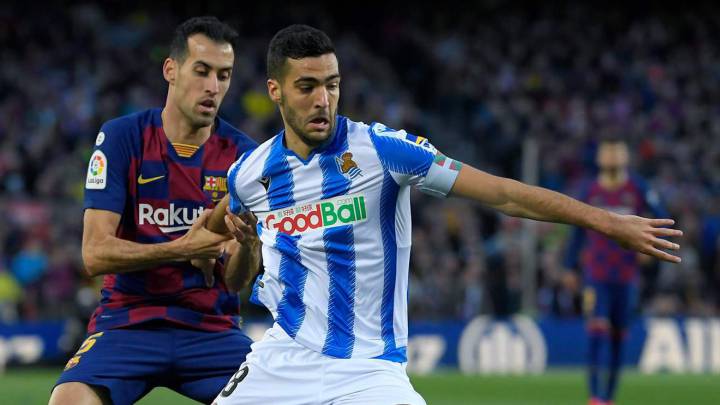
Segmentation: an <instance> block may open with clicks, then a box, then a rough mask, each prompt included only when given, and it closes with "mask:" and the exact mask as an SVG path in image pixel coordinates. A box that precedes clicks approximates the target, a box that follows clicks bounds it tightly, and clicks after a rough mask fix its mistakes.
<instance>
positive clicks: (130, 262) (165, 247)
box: [82, 236, 190, 276]
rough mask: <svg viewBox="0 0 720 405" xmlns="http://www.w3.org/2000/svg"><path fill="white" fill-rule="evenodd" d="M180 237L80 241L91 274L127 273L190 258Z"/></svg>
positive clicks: (114, 238)
mask: <svg viewBox="0 0 720 405" xmlns="http://www.w3.org/2000/svg"><path fill="white" fill-rule="evenodd" d="M187 253H188V251H187V250H186V249H184V248H183V246H182V242H181V241H180V240H175V241H172V242H165V243H154V244H144V243H136V242H131V241H128V240H124V239H120V238H117V237H114V236H105V237H103V238H100V240H96V241H93V242H87V241H86V242H85V243H83V248H82V257H83V262H84V264H85V269H86V271H87V273H88V274H89V275H90V276H97V275H101V274H112V273H129V272H133V271H140V270H145V269H147V268H150V267H153V266H156V265H158V264H162V263H168V262H177V261H184V260H189V259H190V258H189V257H188V255H187Z"/></svg>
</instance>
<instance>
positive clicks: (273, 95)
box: [267, 79, 282, 104]
mask: <svg viewBox="0 0 720 405" xmlns="http://www.w3.org/2000/svg"><path fill="white" fill-rule="evenodd" d="M267 89H268V96H270V100H272V101H273V102H274V103H275V104H280V100H281V99H282V90H281V89H280V83H278V81H277V80H275V79H268V81H267Z"/></svg>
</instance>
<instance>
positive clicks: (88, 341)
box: [65, 332, 103, 370]
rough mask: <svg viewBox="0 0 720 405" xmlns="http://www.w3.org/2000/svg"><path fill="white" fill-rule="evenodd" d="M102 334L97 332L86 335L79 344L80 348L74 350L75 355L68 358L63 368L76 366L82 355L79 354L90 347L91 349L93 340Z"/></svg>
mask: <svg viewBox="0 0 720 405" xmlns="http://www.w3.org/2000/svg"><path fill="white" fill-rule="evenodd" d="M102 335H103V332H98V333H96V334H94V335H90V336H88V338H87V339H85V341H84V342H83V343H82V344H81V345H80V348H79V349H78V351H77V352H75V355H74V356H73V357H72V358H70V360H68V362H67V364H65V370H68V369H71V368H73V367H75V366H77V365H78V363H80V357H82V356H80V355H81V354H83V353H85V352H87V351H89V350H90V349H92V348H93V346H95V341H96V340H97V338H99V337H100V336H102Z"/></svg>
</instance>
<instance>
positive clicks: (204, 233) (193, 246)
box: [177, 209, 230, 260]
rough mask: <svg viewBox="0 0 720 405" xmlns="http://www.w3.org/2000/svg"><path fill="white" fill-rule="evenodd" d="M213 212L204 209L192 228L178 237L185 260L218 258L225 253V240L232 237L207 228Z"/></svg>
mask: <svg viewBox="0 0 720 405" xmlns="http://www.w3.org/2000/svg"><path fill="white" fill-rule="evenodd" d="M211 212H212V210H210V209H206V210H203V212H202V214H200V216H199V217H198V219H196V220H195V223H193V225H192V227H190V230H188V231H187V233H186V234H185V235H183V236H182V237H180V238H179V239H177V243H178V247H179V249H181V251H180V254H181V256H183V257H185V260H192V259H216V258H217V257H218V256H220V255H221V254H222V253H223V249H224V248H225V241H227V240H228V239H230V236H229V235H221V234H217V233H214V232H211V231H209V230H207V229H206V228H205V224H206V223H207V220H208V218H209V217H210V213H211Z"/></svg>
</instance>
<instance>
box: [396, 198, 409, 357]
mask: <svg viewBox="0 0 720 405" xmlns="http://www.w3.org/2000/svg"><path fill="white" fill-rule="evenodd" d="M395 235H396V239H397V245H398V252H397V256H396V263H397V266H396V268H397V270H396V271H397V274H396V276H395V302H394V309H393V315H394V319H393V331H394V332H395V346H396V347H402V346H407V334H408V326H407V318H408V312H407V310H408V303H407V295H408V276H409V275H408V272H409V262H410V245H411V244H412V218H411V216H410V187H407V186H405V187H401V188H400V190H399V192H398V199H397V205H396V208H395Z"/></svg>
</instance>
